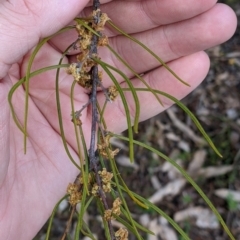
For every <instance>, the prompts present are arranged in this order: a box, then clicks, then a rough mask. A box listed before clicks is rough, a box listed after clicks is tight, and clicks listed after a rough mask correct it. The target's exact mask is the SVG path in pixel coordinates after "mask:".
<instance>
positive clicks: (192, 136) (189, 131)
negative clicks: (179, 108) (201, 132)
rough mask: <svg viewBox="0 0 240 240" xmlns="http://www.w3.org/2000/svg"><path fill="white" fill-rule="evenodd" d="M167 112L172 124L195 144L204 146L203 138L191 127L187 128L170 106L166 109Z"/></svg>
mask: <svg viewBox="0 0 240 240" xmlns="http://www.w3.org/2000/svg"><path fill="white" fill-rule="evenodd" d="M167 114H168V116H169V117H170V119H171V120H172V122H173V124H174V126H175V127H177V128H178V129H179V130H180V131H182V132H183V133H184V134H185V135H186V136H188V137H189V138H190V139H191V140H192V141H194V142H195V143H196V144H199V145H201V146H204V145H206V144H207V143H206V141H205V140H204V139H203V138H201V137H199V136H197V135H196V134H195V133H194V132H193V130H192V129H191V128H189V127H188V126H187V125H186V124H184V123H183V122H181V121H180V120H179V119H178V118H177V116H176V114H175V113H174V112H173V110H172V109H171V108H169V109H168V110H167Z"/></svg>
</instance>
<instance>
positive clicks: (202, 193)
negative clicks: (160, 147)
mask: <svg viewBox="0 0 240 240" xmlns="http://www.w3.org/2000/svg"><path fill="white" fill-rule="evenodd" d="M109 134H110V135H112V136H114V137H118V138H119V139H122V140H124V141H129V140H128V138H126V137H123V136H120V135H117V134H113V133H109ZM133 142H134V144H137V145H139V146H141V147H143V148H146V149H148V150H149V151H151V152H153V153H155V154H157V155H158V156H159V157H161V158H163V159H165V160H166V161H168V162H169V163H171V164H172V165H173V166H174V167H175V168H176V169H177V170H178V171H179V172H180V173H181V174H182V175H183V176H184V177H185V178H186V180H187V181H188V182H189V183H190V184H191V185H192V186H193V187H194V188H195V190H196V191H197V192H198V193H199V195H200V196H201V197H202V198H203V199H204V201H205V202H206V203H207V205H208V206H209V207H210V209H211V210H212V211H213V213H214V214H215V215H216V217H217V219H218V220H219V222H220V223H221V225H222V227H223V229H224V230H225V232H226V233H227V234H228V236H229V238H230V239H231V240H235V238H234V237H233V235H232V233H231V232H230V230H229V228H228V227H227V225H226V223H225V221H224V220H223V218H222V217H221V215H220V214H219V212H218V211H217V209H216V208H215V207H214V205H213V204H212V202H211V201H210V199H209V198H208V197H207V196H206V194H205V193H204V192H203V191H202V189H201V188H200V187H199V186H198V185H197V183H196V182H195V181H194V180H193V179H192V178H191V177H190V176H189V174H188V173H187V172H186V171H185V170H184V169H183V168H182V167H181V166H179V165H178V164H177V163H176V162H175V161H174V160H172V159H171V158H169V157H167V156H166V155H164V154H163V153H161V152H159V151H157V150H156V149H154V148H152V147H150V146H148V145H146V144H144V143H141V142H139V141H136V140H134V141H133Z"/></svg>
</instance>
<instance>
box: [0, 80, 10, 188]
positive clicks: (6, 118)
mask: <svg viewBox="0 0 240 240" xmlns="http://www.w3.org/2000/svg"><path fill="white" fill-rule="evenodd" d="M9 89H10V84H9V81H7V79H3V80H2V81H0V103H1V111H0V153H1V154H0V188H1V186H2V184H3V182H4V179H5V177H6V174H7V169H8V164H9V156H10V149H9V146H10V142H9V140H10V114H9V106H8V101H7V93H8V91H9Z"/></svg>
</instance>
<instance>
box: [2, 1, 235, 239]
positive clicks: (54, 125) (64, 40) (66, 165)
mask: <svg viewBox="0 0 240 240" xmlns="http://www.w3.org/2000/svg"><path fill="white" fill-rule="evenodd" d="M87 2H88V1H87V0H82V1H79V0H63V1H61V2H59V1H57V0H53V1H46V0H42V1H33V0H32V1H31V0H25V1H24V0H12V1H1V4H0V13H1V14H0V26H1V28H0V36H1V37H0V52H1V56H0V79H1V80H0V106H1V111H0V238H1V239H9V240H11V239H19V240H21V239H24V240H26V239H32V238H33V237H34V235H35V234H36V233H37V231H38V230H39V229H40V228H41V226H42V225H43V224H44V222H45V221H46V220H47V218H48V217H49V215H50V213H51V210H52V208H53V206H54V205H55V203H56V201H57V200H58V199H59V198H60V197H61V196H62V195H63V194H64V192H65V189H66V187H67V185H68V183H69V182H71V181H73V180H74V179H75V176H76V174H77V169H76V168H75V167H74V166H73V165H72V163H71V162H70V161H69V159H68V157H67V155H66V153H65V150H64V148H63V145H62V140H61V136H60V134H59V125H58V118H57V111H56V100H55V82H54V80H55V73H56V71H49V72H46V73H44V74H42V75H39V76H37V77H35V78H33V79H32V80H31V82H30V102H29V118H28V129H27V132H28V139H27V154H26V155H24V153H23V136H22V133H21V132H20V131H19V129H17V127H16V126H15V123H14V122H13V120H12V118H11V116H10V112H9V106H8V102H7V94H8V91H9V89H10V87H11V86H12V84H14V83H15V82H17V81H18V80H19V79H20V78H22V77H23V76H24V74H25V69H26V65H27V60H28V57H29V51H30V50H31V49H32V48H33V47H34V46H35V45H36V44H37V42H38V41H39V39H41V38H43V37H46V36H48V35H50V34H53V33H54V32H56V31H57V30H59V29H60V28H61V27H64V26H65V25H67V24H68V23H69V22H70V21H71V20H72V19H73V18H74V17H75V16H76V15H77V14H81V15H82V16H87V15H88V14H89V13H90V12H91V8H90V7H86V8H85V9H84V10H83V8H84V6H85V5H86V4H87ZM101 2H102V3H103V5H102V7H101V9H102V11H103V12H106V13H107V14H108V16H109V17H110V18H111V19H112V21H113V22H115V23H116V25H118V26H119V27H121V28H122V29H124V30H125V31H126V32H128V33H130V34H133V36H135V37H136V38H138V39H139V40H140V41H142V42H143V43H144V44H146V45H147V46H148V47H150V48H151V49H152V50H153V51H154V52H155V53H156V54H158V55H159V56H160V57H161V58H162V59H163V60H164V61H165V62H168V64H169V66H170V67H171V68H172V69H173V70H174V71H175V72H176V73H177V74H178V75H179V76H181V78H183V79H184V80H185V81H187V82H188V83H189V84H190V85H191V87H186V86H184V85H182V84H181V83H179V82H178V81H177V80H176V79H174V78H173V77H172V76H171V75H170V74H169V73H168V72H167V71H165V70H164V69H163V68H162V67H160V66H159V64H158V62H156V61H155V60H154V59H153V58H152V57H150V56H149V55H148V54H146V52H144V51H143V50H141V49H140V48H139V47H138V46H136V45H135V44H133V43H132V42H130V41H129V40H128V39H125V38H124V37H122V36H118V35H117V33H116V32H114V31H113V30H111V29H110V28H106V34H107V35H108V36H110V45H111V46H112V47H113V48H114V49H115V50H116V51H118V53H120V55H122V56H123V57H124V59H125V60H126V61H128V63H129V64H130V65H131V66H132V67H133V68H134V69H135V70H136V71H137V72H138V73H145V76H144V77H145V80H146V81H147V82H148V84H149V85H150V86H151V87H153V88H155V89H159V90H161V91H165V92H167V93H169V94H171V95H173V96H175V97H177V98H178V99H180V98H182V97H184V96H186V95H187V94H188V93H189V92H191V91H192V90H193V89H194V88H195V87H196V86H197V85H198V84H199V83H200V82H201V81H202V80H203V79H204V77H205V76H206V74H207V71H208V68H209V60H208V57H207V55H206V54H205V53H204V52H202V50H205V49H207V48H209V47H211V46H214V45H217V44H219V43H221V42H223V41H226V40H227V39H228V38H229V37H230V36H231V35H232V34H233V32H234V30H235V27H236V18H235V15H234V13H233V12H232V10H231V9H229V8H228V7H227V6H225V5H222V4H217V5H215V2H216V1H214V0H206V1H201V2H200V1H197V0H194V1H193V0H191V1H190V0H189V1H186V0H184V1H174V0H169V1H160V0H158V1H157V0H146V1H140V0H139V1H137V0H135V1H133V0H132V1H131V0H125V1H117V0H115V1H110V0H108V1H107V0H105V1H101ZM82 10H83V11H82ZM75 39H76V33H75V32H74V31H70V32H67V33H64V34H61V35H60V36H57V37H55V38H54V39H52V40H51V41H50V42H49V43H47V44H46V45H45V46H44V47H43V48H42V50H41V51H40V52H39V53H38V55H37V58H36V61H35V63H34V65H33V69H39V68H42V67H46V66H49V65H55V64H57V63H58V61H59V59H60V57H61V54H62V52H63V51H64V50H65V49H66V47H67V46H68V45H69V44H71V43H72V42H73V41H74V40H75ZM99 52H100V55H101V58H102V59H103V60H104V61H106V62H108V63H109V64H111V65H113V66H115V67H117V68H119V69H123V70H124V71H125V73H126V74H127V75H128V76H129V77H130V78H132V82H133V84H134V86H136V87H142V83H141V82H139V81H138V80H137V79H135V78H134V77H133V76H132V75H131V72H129V71H128V70H127V69H125V67H124V66H122V65H121V64H120V63H118V62H117V60H116V59H115V57H114V56H113V55H112V54H111V53H110V52H109V51H108V50H107V49H105V48H102V49H100V50H99ZM74 54H76V52H72V53H70V54H69V56H68V57H66V58H65V59H64V62H65V63H68V62H72V61H74V60H75V55H74ZM72 81H73V80H72V78H71V76H69V75H67V74H66V73H65V72H64V71H61V77H60V97H61V106H62V113H63V121H64V126H65V133H66V139H67V142H68V144H69V149H70V151H71V154H72V156H73V157H76V152H75V150H76V143H75V137H74V136H75V135H74V132H73V126H72V123H71V121H70V120H71V116H70V112H71V110H70V109H71V108H70V96H69V95H70V87H71V84H72ZM118 81H119V83H120V84H122V86H125V85H124V82H123V80H122V79H121V78H118ZM103 85H104V86H105V87H108V86H110V85H112V84H111V81H110V79H108V78H107V77H106V76H104V80H103ZM126 97H127V100H128V104H129V106H130V109H132V111H134V102H133V100H132V98H131V95H126ZM139 98H140V102H141V120H145V119H147V118H149V117H151V116H154V115H156V114H157V113H159V112H161V111H163V110H164V108H166V107H169V106H170V105H171V102H168V101H167V100H164V108H163V107H161V106H160V105H159V103H158V102H157V101H156V100H155V99H154V97H151V96H149V95H146V94H141V95H139ZM88 99H89V95H88V94H87V92H86V90H84V89H83V88H81V87H80V86H77V87H76V90H75V97H74V101H75V107H76V109H81V107H82V106H83V105H84V104H85V103H87V102H88ZM98 99H99V101H100V102H103V101H105V96H104V94H103V92H101V91H99V92H98ZM13 104H14V107H15V110H16V112H17V114H18V117H19V119H20V121H23V114H24V89H23V88H21V89H18V90H17V92H16V93H15V94H14V99H13ZM105 119H106V120H107V124H108V128H109V130H111V131H114V132H120V131H122V130H124V129H125V128H126V119H125V117H124V110H123V106H122V104H121V101H120V99H116V101H114V102H113V103H111V104H109V105H108V107H107V109H106V115H105ZM81 120H82V122H83V128H84V132H85V137H86V141H87V143H88V142H89V138H90V135H89V133H90V128H91V126H90V122H91V111H89V109H88V108H86V109H85V110H84V111H83V113H82V116H81ZM76 159H77V157H76Z"/></svg>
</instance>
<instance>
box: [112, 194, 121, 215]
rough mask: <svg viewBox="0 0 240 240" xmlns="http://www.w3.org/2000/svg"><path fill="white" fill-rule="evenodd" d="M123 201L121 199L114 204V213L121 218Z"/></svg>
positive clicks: (117, 199)
mask: <svg viewBox="0 0 240 240" xmlns="http://www.w3.org/2000/svg"><path fill="white" fill-rule="evenodd" d="M121 205H122V201H121V199H120V198H116V199H115V200H114V202H113V208H112V213H113V214H115V215H117V216H119V215H120V214H121V209H120V207H121Z"/></svg>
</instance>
